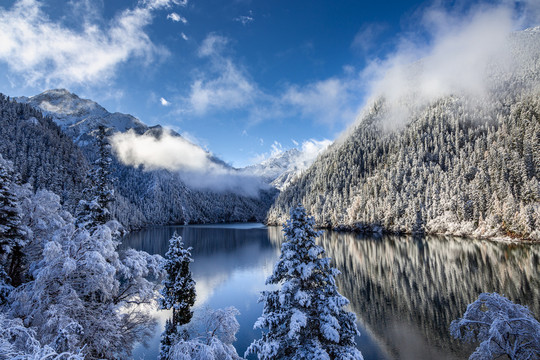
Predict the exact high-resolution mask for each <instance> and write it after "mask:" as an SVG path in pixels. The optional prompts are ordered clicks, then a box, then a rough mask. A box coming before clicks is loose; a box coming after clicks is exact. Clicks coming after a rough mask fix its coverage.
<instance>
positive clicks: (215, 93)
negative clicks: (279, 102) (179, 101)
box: [188, 34, 258, 115]
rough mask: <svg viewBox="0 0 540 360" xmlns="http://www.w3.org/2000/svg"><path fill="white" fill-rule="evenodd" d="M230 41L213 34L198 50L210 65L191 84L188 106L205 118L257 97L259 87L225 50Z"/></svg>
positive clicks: (242, 104) (243, 104) (237, 106)
mask: <svg viewBox="0 0 540 360" xmlns="http://www.w3.org/2000/svg"><path fill="white" fill-rule="evenodd" d="M228 43H229V39H227V38H226V37H223V36H220V35H216V34H210V35H208V36H207V37H206V39H205V40H204V41H203V43H202V45H201V46H200V48H199V56H200V57H201V58H208V59H209V61H210V66H209V68H208V70H207V72H206V73H201V74H200V75H199V76H198V77H197V78H196V79H195V80H194V82H193V83H192V84H191V92H190V95H189V99H188V103H189V105H190V107H191V109H192V110H193V111H195V113H197V114H199V115H202V114H205V113H206V112H208V111H210V110H212V109H219V110H231V109H238V108H240V107H244V106H246V105H248V104H249V103H251V102H252V101H253V100H254V96H256V94H257V92H258V89H257V86H256V85H255V84H254V83H253V82H252V81H251V80H250V79H249V78H248V76H247V74H246V72H245V71H244V70H242V69H241V68H240V67H238V66H237V65H236V64H235V63H234V62H233V60H232V59H231V58H230V57H227V56H224V55H223V51H224V49H225V47H226V45H227V44H228Z"/></svg>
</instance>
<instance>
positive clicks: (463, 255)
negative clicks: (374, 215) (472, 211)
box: [269, 229, 540, 359]
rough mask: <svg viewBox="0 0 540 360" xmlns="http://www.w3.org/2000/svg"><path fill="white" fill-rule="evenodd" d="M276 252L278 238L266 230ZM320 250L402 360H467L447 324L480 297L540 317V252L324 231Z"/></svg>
mask: <svg viewBox="0 0 540 360" xmlns="http://www.w3.org/2000/svg"><path fill="white" fill-rule="evenodd" d="M269 234H270V239H271V241H272V242H273V243H275V244H276V245H277V244H279V243H280V241H281V234H279V231H277V230H276V229H269ZM319 243H320V244H321V245H322V246H323V247H324V248H325V249H326V251H327V254H328V256H330V257H332V258H333V260H334V264H335V266H336V267H337V268H338V269H340V270H341V272H342V275H341V276H339V277H338V279H337V282H338V285H339V287H340V290H341V292H342V293H343V295H345V296H346V297H347V298H349V299H350V300H351V306H352V308H353V309H354V311H355V312H356V313H357V315H358V317H359V319H360V321H361V323H362V324H363V325H364V327H365V328H366V329H368V330H369V333H370V334H372V336H375V337H376V338H377V341H378V343H379V344H381V346H383V347H384V348H385V352H386V353H389V354H391V357H393V358H398V359H433V358H438V359H463V358H467V357H468V355H469V354H470V352H471V348H470V346H463V345H462V344H461V343H458V342H456V341H455V340H453V339H451V338H450V336H449V333H448V328H449V326H450V322H451V321H452V320H454V319H456V318H458V317H460V316H461V314H462V313H463V312H464V311H465V309H466V307H467V304H469V303H471V302H472V301H474V300H476V298H477V297H478V295H479V294H480V293H481V292H493V291H496V292H499V293H501V294H505V295H506V296H507V297H508V298H509V299H511V300H512V301H515V302H518V303H521V304H524V305H527V306H529V308H530V309H531V311H532V312H533V314H535V315H536V317H538V314H540V246H538V245H534V246H533V245H516V244H501V243H494V242H490V241H480V240H464V239H456V238H442V237H429V238H424V239H413V238H412V237H397V236H385V237H382V238H378V239H375V238H371V237H358V236H354V235H351V234H343V233H335V232H326V233H325V234H324V235H323V236H322V238H321V239H320V241H319Z"/></svg>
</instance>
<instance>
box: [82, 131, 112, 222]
mask: <svg viewBox="0 0 540 360" xmlns="http://www.w3.org/2000/svg"><path fill="white" fill-rule="evenodd" d="M96 142H97V146H98V158H97V160H96V161H95V162H94V168H93V170H92V171H91V172H90V174H89V178H88V181H89V187H88V188H87V189H85V190H84V197H85V199H82V200H81V201H80V202H79V207H78V209H77V210H78V211H77V224H78V226H79V227H82V228H85V229H90V228H92V227H95V226H97V225H104V224H105V223H107V221H109V220H111V219H112V216H111V212H110V209H109V205H110V203H111V202H112V201H113V200H114V191H113V189H112V186H111V169H110V168H111V162H112V158H111V150H110V148H111V145H110V144H109V142H108V140H107V130H106V129H105V127H104V126H100V127H99V128H98V129H97V134H96Z"/></svg>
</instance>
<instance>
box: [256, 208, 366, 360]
mask: <svg viewBox="0 0 540 360" xmlns="http://www.w3.org/2000/svg"><path fill="white" fill-rule="evenodd" d="M290 214H291V218H290V219H289V220H288V221H287V223H286V224H285V225H284V227H283V231H284V233H285V242H284V243H283V245H282V246H281V256H280V258H279V260H278V262H277V263H276V265H275V267H274V272H273V274H272V275H270V277H269V278H268V279H267V280H266V283H267V284H275V285H281V288H280V289H279V290H272V291H265V292H263V293H262V297H261V299H262V301H264V310H263V314H262V316H261V317H260V318H259V319H258V320H257V322H256V323H255V328H260V329H267V331H266V332H265V331H263V334H262V338H261V339H258V340H255V341H254V342H253V343H252V344H251V345H250V347H249V348H248V349H247V351H246V355H247V354H249V353H256V354H257V356H258V358H259V359H362V354H361V353H360V351H359V350H358V349H357V348H356V344H355V340H354V337H355V336H356V335H359V332H358V329H357V328H356V316H355V315H354V314H353V313H351V312H348V311H346V310H344V309H343V307H344V306H346V305H347V304H349V301H348V300H347V299H346V298H345V297H344V296H342V295H341V294H340V293H339V292H338V290H337V286H336V282H335V280H334V276H336V275H338V274H339V271H338V270H337V269H335V268H332V267H330V258H327V257H323V256H324V254H325V251H324V249H323V248H322V247H321V246H318V245H316V244H315V239H316V238H317V237H318V236H319V235H320V233H319V232H317V231H315V230H314V229H313V226H314V220H313V218H312V217H308V216H307V215H306V211H305V209H304V208H303V207H302V206H298V207H296V208H293V209H291V213H290Z"/></svg>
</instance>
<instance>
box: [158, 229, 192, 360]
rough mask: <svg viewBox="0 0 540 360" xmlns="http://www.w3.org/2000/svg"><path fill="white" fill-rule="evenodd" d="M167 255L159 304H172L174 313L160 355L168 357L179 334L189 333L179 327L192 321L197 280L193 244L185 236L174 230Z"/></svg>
mask: <svg viewBox="0 0 540 360" xmlns="http://www.w3.org/2000/svg"><path fill="white" fill-rule="evenodd" d="M165 259H166V260H165V263H164V265H163V269H164V270H165V271H166V272H167V278H166V279H165V280H164V281H163V289H162V290H161V295H162V297H161V298H160V301H159V306H160V308H161V309H171V308H172V310H173V315H172V318H171V319H169V320H167V323H166V325H165V331H164V332H163V334H162V336H161V349H160V359H167V358H168V354H169V348H170V347H171V345H173V344H174V342H175V339H176V338H177V337H178V336H179V335H182V336H184V337H185V334H179V333H178V331H179V330H178V327H179V326H181V325H185V324H187V323H189V322H190V321H191V318H192V317H193V311H191V307H192V306H193V304H194V303H195V281H193V279H192V277H191V271H190V270H189V264H190V263H191V262H192V261H193V259H192V258H191V247H188V248H187V249H185V248H184V244H183V242H182V237H181V236H179V235H178V234H176V233H174V235H173V236H172V238H171V239H170V240H169V250H168V251H167V253H166V254H165Z"/></svg>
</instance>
